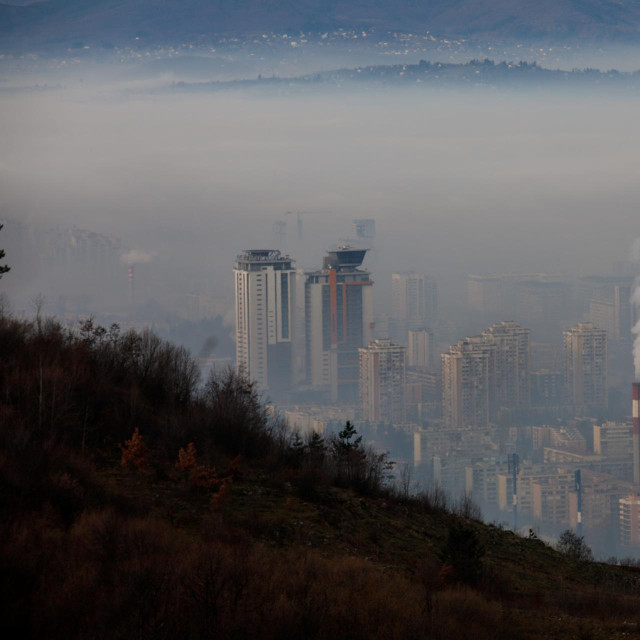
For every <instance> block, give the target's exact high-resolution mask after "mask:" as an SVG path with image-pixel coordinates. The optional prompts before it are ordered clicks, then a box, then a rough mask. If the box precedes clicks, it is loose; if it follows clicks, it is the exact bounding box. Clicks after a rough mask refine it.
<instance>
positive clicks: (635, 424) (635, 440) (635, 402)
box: [632, 382, 640, 484]
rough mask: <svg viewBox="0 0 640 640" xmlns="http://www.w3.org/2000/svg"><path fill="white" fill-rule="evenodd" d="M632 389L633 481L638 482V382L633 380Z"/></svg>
mask: <svg viewBox="0 0 640 640" xmlns="http://www.w3.org/2000/svg"><path fill="white" fill-rule="evenodd" d="M632 389H633V405H632V406H633V411H632V416H633V483H634V484H640V419H639V418H638V400H640V382H634V383H633V385H632Z"/></svg>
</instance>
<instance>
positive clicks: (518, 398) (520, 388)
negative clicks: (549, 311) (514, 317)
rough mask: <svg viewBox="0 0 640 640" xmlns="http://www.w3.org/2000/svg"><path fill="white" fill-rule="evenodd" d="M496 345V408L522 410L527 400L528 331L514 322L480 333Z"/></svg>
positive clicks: (526, 405)
mask: <svg viewBox="0 0 640 640" xmlns="http://www.w3.org/2000/svg"><path fill="white" fill-rule="evenodd" d="M483 336H485V337H487V338H488V337H491V338H492V339H493V342H494V343H495V346H496V373H495V385H496V396H495V400H496V406H497V407H508V408H526V407H528V406H529V404H530V400H531V391H530V389H531V379H530V370H529V360H530V354H531V345H530V339H529V329H527V328H525V327H523V326H522V325H521V324H519V323H517V322H511V321H510V322H500V323H498V324H494V325H493V326H492V327H491V328H489V329H488V330H487V331H485V332H484V333H483Z"/></svg>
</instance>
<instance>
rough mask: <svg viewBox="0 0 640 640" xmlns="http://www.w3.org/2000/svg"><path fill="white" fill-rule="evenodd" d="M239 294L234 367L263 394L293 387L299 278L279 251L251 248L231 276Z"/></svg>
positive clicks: (237, 295)
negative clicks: (295, 315) (297, 282)
mask: <svg viewBox="0 0 640 640" xmlns="http://www.w3.org/2000/svg"><path fill="white" fill-rule="evenodd" d="M233 273H234V277H235V289H236V365H237V367H238V370H239V371H241V372H242V373H244V375H246V376H247V377H248V378H249V379H251V380H253V381H255V382H256V384H257V385H258V387H259V388H260V389H270V390H272V391H277V390H280V389H287V388H289V386H290V385H291V372H292V362H293V355H292V343H293V333H294V309H295V289H296V287H295V276H296V271H295V268H294V267H293V260H292V259H291V258H290V257H289V256H283V255H281V254H280V252H279V251H275V250H270V249H251V250H249V251H245V252H244V253H242V254H240V255H239V256H238V257H237V259H236V266H235V269H234V271H233Z"/></svg>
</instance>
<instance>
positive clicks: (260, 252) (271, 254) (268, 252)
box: [236, 249, 293, 271]
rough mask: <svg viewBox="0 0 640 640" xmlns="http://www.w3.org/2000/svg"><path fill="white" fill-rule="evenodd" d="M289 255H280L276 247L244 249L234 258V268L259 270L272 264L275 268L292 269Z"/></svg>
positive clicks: (291, 260)
mask: <svg viewBox="0 0 640 640" xmlns="http://www.w3.org/2000/svg"><path fill="white" fill-rule="evenodd" d="M292 265H293V259H292V258H291V256H288V255H284V256H283V255H282V254H281V253H280V251H279V250H278V249H245V250H244V251H243V252H242V253H241V254H239V255H238V256H237V258H236V269H244V270H249V271H252V270H259V269H260V268H262V267H267V266H273V267H275V268H276V269H279V270H280V269H292V268H293V266H292Z"/></svg>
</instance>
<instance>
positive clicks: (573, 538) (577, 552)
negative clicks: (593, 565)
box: [557, 529, 593, 562]
mask: <svg viewBox="0 0 640 640" xmlns="http://www.w3.org/2000/svg"><path fill="white" fill-rule="evenodd" d="M557 549H558V551H559V552H560V553H564V554H565V555H566V556H569V557H570V558H573V559H574V560H579V561H581V562H591V561H592V560H593V553H592V552H591V547H589V546H588V545H587V544H586V542H585V541H584V537H583V536H579V535H578V534H577V533H574V532H573V531H571V529H567V530H566V531H563V532H562V533H561V534H560V538H559V540H558V545H557Z"/></svg>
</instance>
